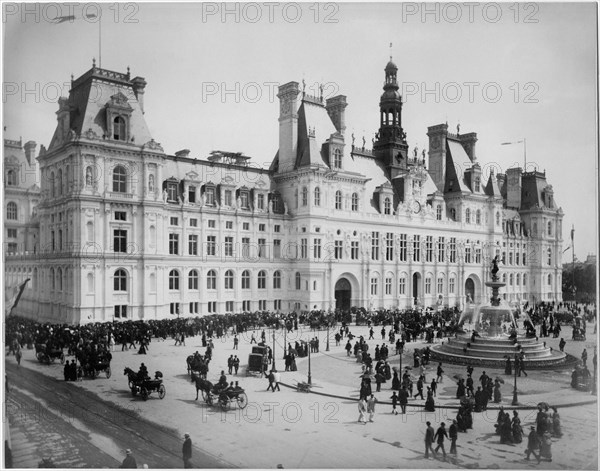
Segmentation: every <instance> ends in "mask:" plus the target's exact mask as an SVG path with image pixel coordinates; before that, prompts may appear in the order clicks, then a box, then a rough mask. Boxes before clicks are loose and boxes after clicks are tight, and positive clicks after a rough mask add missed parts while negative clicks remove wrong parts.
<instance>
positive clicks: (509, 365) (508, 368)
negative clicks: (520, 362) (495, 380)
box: [504, 356, 512, 376]
mask: <svg viewBox="0 0 600 471" xmlns="http://www.w3.org/2000/svg"><path fill="white" fill-rule="evenodd" d="M504 374H505V375H509V376H510V375H512V363H511V361H510V357H509V356H507V357H506V363H505V364H504Z"/></svg>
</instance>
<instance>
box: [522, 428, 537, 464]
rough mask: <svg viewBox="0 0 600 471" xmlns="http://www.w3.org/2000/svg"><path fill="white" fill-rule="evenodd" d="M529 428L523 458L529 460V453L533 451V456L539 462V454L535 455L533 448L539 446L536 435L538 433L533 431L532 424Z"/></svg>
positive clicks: (535, 448)
mask: <svg viewBox="0 0 600 471" xmlns="http://www.w3.org/2000/svg"><path fill="white" fill-rule="evenodd" d="M530 430H531V431H530V432H529V435H528V436H527V450H525V453H526V454H527V457H526V458H525V459H526V460H527V461H529V455H530V454H532V453H533V456H535V457H536V458H537V462H538V464H539V462H540V460H541V456H540V455H537V454H536V453H535V450H537V449H539V448H540V438H539V437H538V434H537V432H536V431H535V427H534V426H533V425H532V426H531V428H530Z"/></svg>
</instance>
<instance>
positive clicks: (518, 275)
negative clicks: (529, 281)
mask: <svg viewBox="0 0 600 471" xmlns="http://www.w3.org/2000/svg"><path fill="white" fill-rule="evenodd" d="M515 286H521V274H520V273H517V277H516V281H515Z"/></svg>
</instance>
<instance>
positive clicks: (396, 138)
mask: <svg viewBox="0 0 600 471" xmlns="http://www.w3.org/2000/svg"><path fill="white" fill-rule="evenodd" d="M397 73H398V67H396V64H394V63H393V62H392V61H391V58H390V61H389V62H388V64H387V65H386V66H385V83H384V84H383V90H384V91H383V94H382V95H381V99H380V101H379V113H380V124H379V132H378V133H377V136H376V140H375V144H374V145H373V153H374V154H375V155H376V156H377V157H378V158H379V159H380V160H381V161H382V162H383V163H384V164H385V166H386V168H387V169H388V170H389V172H390V178H394V177H396V176H397V175H398V174H399V173H401V172H402V171H405V170H406V168H407V155H408V144H407V143H406V133H405V132H404V129H402V96H401V95H400V92H399V91H398V88H399V87H398V82H397V79H396V75H397Z"/></svg>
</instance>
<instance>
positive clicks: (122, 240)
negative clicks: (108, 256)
mask: <svg viewBox="0 0 600 471" xmlns="http://www.w3.org/2000/svg"><path fill="white" fill-rule="evenodd" d="M52 235H54V232H52ZM52 250H54V238H53V239H52ZM114 250H115V252H122V253H127V231H126V230H123V229H115V230H114Z"/></svg>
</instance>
